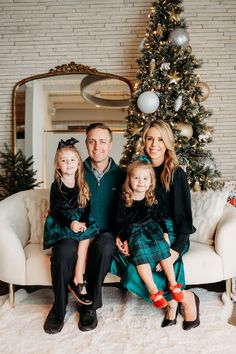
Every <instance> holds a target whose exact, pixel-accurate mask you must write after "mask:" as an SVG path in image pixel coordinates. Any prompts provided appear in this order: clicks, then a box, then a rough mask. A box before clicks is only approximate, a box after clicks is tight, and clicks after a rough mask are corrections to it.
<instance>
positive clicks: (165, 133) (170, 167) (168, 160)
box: [137, 120, 179, 191]
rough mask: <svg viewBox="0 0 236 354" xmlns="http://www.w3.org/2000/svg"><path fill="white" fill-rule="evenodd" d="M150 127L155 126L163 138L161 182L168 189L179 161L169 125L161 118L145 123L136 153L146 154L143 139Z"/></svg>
mask: <svg viewBox="0 0 236 354" xmlns="http://www.w3.org/2000/svg"><path fill="white" fill-rule="evenodd" d="M150 128H156V129H157V130H158V131H159V133H160V134H161V137H162V139H163V142H164V144H165V146H166V152H165V157H164V169H163V171H162V173H161V182H162V185H163V187H164V189H165V190H166V191H169V190H170V184H171V182H172V181H173V177H174V172H175V171H176V170H177V168H178V167H179V161H178V158H177V156H176V153H175V138H174V134H173V132H172V129H171V127H170V126H169V124H167V123H166V122H164V121H163V120H156V121H153V122H151V123H149V124H147V125H146V126H145V127H144V129H143V133H142V139H141V141H140V142H139V145H138V147H137V150H138V153H139V154H146V155H147V153H146V151H145V141H146V136H147V133H148V131H149V129H150Z"/></svg>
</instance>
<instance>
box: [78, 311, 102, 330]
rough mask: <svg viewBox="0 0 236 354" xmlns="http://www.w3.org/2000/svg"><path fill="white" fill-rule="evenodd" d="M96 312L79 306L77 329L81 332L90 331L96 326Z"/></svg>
mask: <svg viewBox="0 0 236 354" xmlns="http://www.w3.org/2000/svg"><path fill="white" fill-rule="evenodd" d="M97 324H98V320H97V313H96V310H94V309H91V308H85V307H81V310H80V317H79V329H80V330H81V331H83V332H86V331H91V330H93V329H94V328H96V327H97Z"/></svg>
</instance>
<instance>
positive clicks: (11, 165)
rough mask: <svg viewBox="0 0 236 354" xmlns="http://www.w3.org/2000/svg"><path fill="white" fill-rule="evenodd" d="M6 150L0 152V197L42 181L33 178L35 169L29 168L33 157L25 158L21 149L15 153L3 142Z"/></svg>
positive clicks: (36, 184)
mask: <svg viewBox="0 0 236 354" xmlns="http://www.w3.org/2000/svg"><path fill="white" fill-rule="evenodd" d="M4 146H5V149H6V152H2V151H1V152H0V168H1V169H2V170H3V171H4V174H2V175H0V189H1V191H0V199H3V198H6V197H8V196H9V195H11V194H14V193H17V192H19V191H24V190H28V189H33V188H34V187H38V186H39V185H40V184H41V183H42V182H37V183H36V179H35V178H34V176H35V174H36V171H33V169H32V168H31V167H32V165H33V157H32V156H31V157H29V158H26V157H25V156H24V154H23V152H22V150H18V152H17V153H16V154H15V153H13V152H12V151H11V150H10V149H9V148H8V146H7V144H4Z"/></svg>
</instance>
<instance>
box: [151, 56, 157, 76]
mask: <svg viewBox="0 0 236 354" xmlns="http://www.w3.org/2000/svg"><path fill="white" fill-rule="evenodd" d="M155 68H156V61H155V59H153V58H152V59H151V61H150V63H149V74H150V76H153V72H154V70H155Z"/></svg>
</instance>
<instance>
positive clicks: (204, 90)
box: [196, 81, 210, 102]
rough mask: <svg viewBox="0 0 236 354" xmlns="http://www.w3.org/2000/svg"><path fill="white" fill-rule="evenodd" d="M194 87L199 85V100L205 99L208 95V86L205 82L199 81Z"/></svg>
mask: <svg viewBox="0 0 236 354" xmlns="http://www.w3.org/2000/svg"><path fill="white" fill-rule="evenodd" d="M196 87H199V88H200V89H201V97H200V99H199V101H200V102H203V101H205V100H206V99H207V98H208V97H209V94H210V88H209V86H208V85H207V83H206V82H203V81H199V82H198V83H197V85H196Z"/></svg>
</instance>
